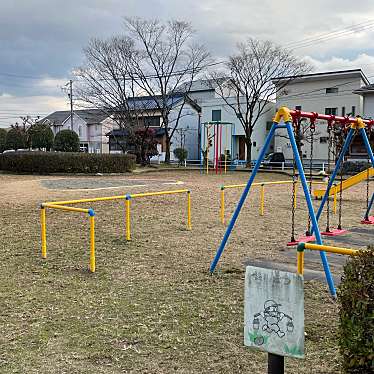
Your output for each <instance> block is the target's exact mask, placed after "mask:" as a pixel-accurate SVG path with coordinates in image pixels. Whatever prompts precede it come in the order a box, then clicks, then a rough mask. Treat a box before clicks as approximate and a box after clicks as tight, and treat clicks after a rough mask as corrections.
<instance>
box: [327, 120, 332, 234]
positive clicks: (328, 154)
mask: <svg viewBox="0 0 374 374" xmlns="http://www.w3.org/2000/svg"><path fill="white" fill-rule="evenodd" d="M327 133H328V146H327V182H328V183H329V182H330V173H331V168H330V162H331V148H332V134H331V133H332V122H331V121H329V122H328V124H327ZM326 210H327V212H326V232H330V199H329V198H328V199H327V202H326Z"/></svg>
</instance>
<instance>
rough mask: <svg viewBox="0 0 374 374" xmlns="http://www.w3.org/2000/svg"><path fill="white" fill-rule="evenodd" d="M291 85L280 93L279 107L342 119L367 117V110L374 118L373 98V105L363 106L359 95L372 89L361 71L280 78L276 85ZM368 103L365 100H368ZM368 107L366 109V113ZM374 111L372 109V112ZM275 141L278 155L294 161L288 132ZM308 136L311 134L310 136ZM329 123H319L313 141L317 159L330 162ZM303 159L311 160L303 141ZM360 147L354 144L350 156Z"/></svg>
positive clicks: (277, 137)
mask: <svg viewBox="0 0 374 374" xmlns="http://www.w3.org/2000/svg"><path fill="white" fill-rule="evenodd" d="M286 81H289V82H288V84H287V85H286V86H285V88H284V89H281V90H280V91H279V92H278V93H277V97H276V106H277V108H280V107H282V106H286V107H288V108H290V109H298V110H302V111H305V112H317V113H324V114H332V115H339V116H347V115H350V116H356V115H362V116H365V115H366V113H365V110H366V111H369V110H371V111H372V112H373V114H374V95H373V101H372V103H371V104H370V103H366V104H364V99H363V96H364V95H362V94H361V95H357V94H355V93H354V92H357V90H359V89H360V88H361V87H363V86H367V85H369V80H368V79H367V78H366V76H365V75H364V73H363V72H362V71H361V70H360V69H354V70H343V71H332V72H325V73H315V74H305V75H300V76H296V77H278V78H275V79H273V83H274V84H275V85H280V84H282V85H283V84H284V83H285V82H286ZM365 101H366V99H365ZM365 106H366V107H367V108H366V109H365ZM370 108H372V109H373V110H372V109H370ZM278 131H279V132H278V133H277V135H276V137H275V145H274V146H275V151H277V152H283V153H284V155H285V157H286V159H288V160H290V159H292V150H291V147H290V143H289V140H288V138H287V137H286V136H285V132H284V131H282V130H278ZM307 135H308V134H307ZM327 140H328V133H327V123H326V121H319V122H318V123H317V125H316V133H315V140H314V159H315V160H316V161H325V160H326V159H327V149H328V148H327ZM303 143H304V146H303V158H306V159H309V158H310V143H309V142H308V141H304V142H303ZM358 147H359V146H358V145H355V144H353V145H352V147H351V155H352V156H354V153H355V150H357V148H358Z"/></svg>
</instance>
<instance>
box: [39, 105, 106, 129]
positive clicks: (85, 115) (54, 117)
mask: <svg viewBox="0 0 374 374" xmlns="http://www.w3.org/2000/svg"><path fill="white" fill-rule="evenodd" d="M74 114H76V115H78V116H79V117H81V118H82V119H83V120H84V121H86V122H87V124H88V125H92V124H97V123H100V122H102V121H103V120H105V119H106V118H108V114H107V113H104V112H103V111H101V110H100V109H85V110H74ZM69 117H70V110H59V111H57V112H53V113H51V114H49V115H48V116H47V117H44V118H43V119H41V120H40V122H45V121H49V122H50V123H52V124H54V125H62V123H63V122H64V121H66V119H68V118H69Z"/></svg>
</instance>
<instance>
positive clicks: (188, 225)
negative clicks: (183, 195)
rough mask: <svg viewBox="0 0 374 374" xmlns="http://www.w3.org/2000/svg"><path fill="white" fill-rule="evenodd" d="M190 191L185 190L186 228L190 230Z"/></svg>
mask: <svg viewBox="0 0 374 374" xmlns="http://www.w3.org/2000/svg"><path fill="white" fill-rule="evenodd" d="M191 227H192V226H191V192H190V191H188V192H187V230H191Z"/></svg>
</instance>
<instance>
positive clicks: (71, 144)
mask: <svg viewBox="0 0 374 374" xmlns="http://www.w3.org/2000/svg"><path fill="white" fill-rule="evenodd" d="M53 148H54V150H55V151H60V152H79V136H78V134H77V133H76V132H74V131H72V130H61V131H60V132H58V133H57V135H56V137H55V141H54V145H53Z"/></svg>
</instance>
